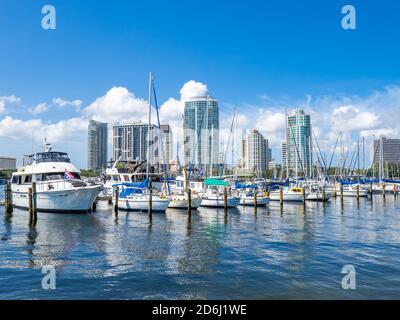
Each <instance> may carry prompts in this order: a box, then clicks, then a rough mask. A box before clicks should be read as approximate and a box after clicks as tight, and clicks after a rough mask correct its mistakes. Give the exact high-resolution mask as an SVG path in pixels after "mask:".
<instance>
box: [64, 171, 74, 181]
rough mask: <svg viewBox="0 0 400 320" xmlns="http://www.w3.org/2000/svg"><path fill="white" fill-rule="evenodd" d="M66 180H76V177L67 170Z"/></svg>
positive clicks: (65, 173)
mask: <svg viewBox="0 0 400 320" xmlns="http://www.w3.org/2000/svg"><path fill="white" fill-rule="evenodd" d="M64 179H65V180H74V179H75V176H74V175H73V174H72V172H70V171H68V169H67V168H65V172H64Z"/></svg>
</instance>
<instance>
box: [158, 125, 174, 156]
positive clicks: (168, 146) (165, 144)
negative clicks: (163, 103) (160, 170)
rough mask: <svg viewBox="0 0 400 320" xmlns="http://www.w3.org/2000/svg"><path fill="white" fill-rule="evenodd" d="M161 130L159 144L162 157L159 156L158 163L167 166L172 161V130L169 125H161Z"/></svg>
mask: <svg viewBox="0 0 400 320" xmlns="http://www.w3.org/2000/svg"><path fill="white" fill-rule="evenodd" d="M160 129H161V139H160V140H161V143H162V149H161V152H163V155H161V159H160V162H161V163H164V161H165V164H169V163H170V162H171V160H172V159H173V153H172V152H173V151H172V143H173V139H172V138H173V136H172V130H171V127H170V125H169V124H162V125H161V126H160Z"/></svg>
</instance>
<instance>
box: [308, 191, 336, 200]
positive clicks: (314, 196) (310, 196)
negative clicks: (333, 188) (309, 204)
mask: <svg viewBox="0 0 400 320" xmlns="http://www.w3.org/2000/svg"><path fill="white" fill-rule="evenodd" d="M331 196H332V195H331V193H330V192H325V196H324V198H323V199H322V192H316V193H314V192H312V193H310V194H308V196H307V200H309V201H329V200H330V199H331Z"/></svg>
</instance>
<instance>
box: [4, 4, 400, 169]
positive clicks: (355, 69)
mask: <svg viewBox="0 0 400 320" xmlns="http://www.w3.org/2000/svg"><path fill="white" fill-rule="evenodd" d="M46 4H51V5H54V6H55V8H56V10H57V29H56V30H51V31H45V30H43V29H42V28H41V19H42V14H41V8H42V6H43V5H46ZM345 4H352V5H354V6H355V8H356V10H357V29H356V30H351V31H349V30H347V31H345V30H343V29H342V28H341V18H342V14H341V8H342V6H343V5H345ZM399 18H400V2H398V1H388V0H381V1H375V0H372V1H353V0H352V1H332V0H330V1H288V0H283V1H234V2H232V1H208V0H206V1H89V0H84V1H75V0H72V1H71V0H69V1H56V0H47V1H23V0H13V1H11V0H10V1H8V0H1V1H0V41H1V43H2V49H1V50H0V75H1V76H0V97H6V96H8V97H9V96H12V95H13V96H15V97H18V98H19V99H20V101H19V102H18V103H12V102H11V103H10V102H7V103H6V107H5V111H4V112H3V114H0V121H1V119H4V118H5V117H9V118H11V119H12V120H14V121H13V122H10V121H9V122H4V123H3V126H4V125H6V124H7V123H13V124H14V126H16V128H15V130H23V129H22V128H24V125H25V122H26V121H30V120H32V119H40V120H41V121H42V122H43V123H51V124H57V123H58V122H60V121H66V120H67V119H71V118H79V117H81V116H82V110H84V109H85V108H86V107H87V106H89V105H91V104H92V103H93V102H94V101H95V100H96V98H98V97H102V96H104V95H105V94H106V93H107V92H108V91H109V90H110V89H111V88H112V87H123V88H127V89H128V90H129V92H131V93H134V95H135V96H136V97H139V98H144V99H145V98H146V92H147V82H146V77H147V73H148V72H149V71H152V72H153V73H154V74H155V81H156V85H157V91H158V98H159V100H160V101H162V102H164V101H166V100H167V99H168V98H170V97H172V98H175V99H177V100H179V99H180V93H179V92H180V89H181V88H182V86H183V85H184V84H185V83H186V82H187V81H189V80H195V81H199V82H202V83H204V84H206V85H207V88H208V91H209V92H210V93H211V94H212V95H214V96H215V97H216V98H217V99H218V100H219V101H220V103H221V109H224V108H225V109H226V110H227V113H226V116H227V117H228V116H229V111H230V110H231V109H230V108H231V107H232V106H233V105H235V106H239V107H240V109H241V113H243V114H244V115H246V113H248V112H250V111H254V110H255V109H257V110H258V111H257V112H261V113H262V112H263V111H262V110H267V109H268V108H270V110H271V113H270V114H266V115H265V116H266V117H268V115H269V116H271V119H274V114H275V113H277V112H279V107H282V106H283V105H285V107H289V108H291V107H298V106H303V104H305V107H309V108H310V110H311V111H318V109H317V107H319V106H320V107H321V108H324V109H323V110H321V111H326V112H329V110H331V111H332V110H333V109H334V108H335V107H336V108H339V107H340V106H341V105H340V103H344V102H346V103H345V104H346V105H348V104H349V103H350V105H352V106H353V107H354V108H353V109H354V110H353V111H354V112H355V113H357V112H358V113H363V112H367V113H368V112H369V113H371V112H372V111H371V110H373V109H374V106H373V105H371V104H368V103H366V101H367V102H370V100H371V99H373V97H374V95H375V94H376V92H378V94H381V95H384V97H383V98H380V99H379V101H380V102H381V101H382V100H383V101H386V100H385V99H389V100H390V101H391V102H390V103H391V104H393V105H392V106H393V108H394V107H395V106H396V103H397V100H395V101H393V99H396V97H397V91H396V92H395V95H394V96H395V97H394V98H393V96H389V97H387V95H385V94H387V92H388V91H387V90H386V88H388V87H390V88H395V89H396V88H397V86H400V76H399V74H400V73H399V71H400V58H399V57H400V48H399V42H400V41H399V31H400V19H399ZM389 95H390V92H389ZM308 96H311V97H313V100H312V101H314V102H315V103H312V105H308V102H307V99H308V98H307V97H308ZM321 97H327V100H324V101H325V102H324V103H322V102H321V100H323V99H321ZM53 98H62V99H65V100H66V101H67V100H68V101H72V100H76V99H78V100H81V101H82V105H81V107H80V111H77V110H76V109H75V108H59V107H54V106H53V105H52V104H51V101H52V99H53ZM326 101H329V104H327V103H326ZM40 103H47V104H48V107H47V110H46V112H43V113H40V114H32V113H30V112H27V110H28V109H29V108H33V107H34V106H37V105H38V104H40ZM363 107H365V110H364V109H363ZM382 107H383V108H384V106H382ZM260 110H261V111H260ZM341 110H342V111H343V110H344V109H341ZM357 110H358V111H357ZM346 112H347V111H346ZM375 115H376V116H378V117H380V118H381V121H380V123H381V124H382V125H381V126H384V124H385V123H386V121H385V115H384V114H380V113H377V114H375ZM221 116H225V115H224V114H223V113H222V115H221ZM15 120H18V121H21V122H15ZM248 122H250V123H251V122H252V121H248ZM265 122H268V118H266V119H265ZM18 123H21V128H18ZM329 124H330V125H332V121H330V122H329V121H328V122H327V125H329ZM32 128H34V126H33V127H32ZM60 128H63V127H62V126H60ZM382 128H383V127H382ZM382 128H381V127H379V128H378V127H374V126H372V125H369V126H367V127H366V128H364V127H361V128H360V130H363V129H365V130H372V129H374V130H378V129H382ZM260 129H261V130H262V129H263V128H260ZM278 129H279V128H278ZM278 129H277V130H278ZM386 129H387V128H386ZM389 129H391V131H390V132H391V133H397V131H396V130H397V129H396V128H392V127H390V128H389ZM9 130H10V129H8V128H7V130H5V129H4V130H2V129H1V126H0V146H1V152H0V153H1V154H4V155H14V156H17V157H20V156H21V155H22V154H23V153H27V152H30V151H31V149H32V147H31V145H32V141H28V140H31V139H27V137H26V135H25V136H24V135H19V134H16V135H15V137H14V138H12V139H11V138H9ZM32 130H34V129H32ZM60 130H61V129H60ZM320 131H321V139H324V137H323V131H324V130H323V128H321V129H320ZM318 133H319V131H318ZM265 134H266V135H268V134H271V135H273V134H274V133H273V132H271V131H268V130H267V129H266V133H265ZM329 134H330V132H325V138H326V142H327V144H328V145H329V141H330V140H329V139H330V138H328V136H329ZM352 135H354V133H352ZM80 137H81V138H78V139H77V136H76V135H73V134H70V135H68V134H66V135H65V141H67V142H62V143H58V145H60V144H61V145H64V147H65V146H66V145H67V144H68V146H69V147H67V148H68V149H69V151H70V152H73V153H74V154H73V159H74V160H75V161H76V162H77V163H78V165H79V166H80V167H85V165H86V146H85V144H84V140H85V136H84V134H83V133H82V135H81V136H80ZM267 138H268V136H267ZM49 139H51V137H49ZM272 140H273V141H275V145H274V149H276V152H277V153H278V149H277V145H278V143H277V140H279V137H276V138H275V140H274V138H272ZM37 145H38V142H36V141H34V148H37ZM26 149H28V150H26ZM277 158H279V156H278V155H277Z"/></svg>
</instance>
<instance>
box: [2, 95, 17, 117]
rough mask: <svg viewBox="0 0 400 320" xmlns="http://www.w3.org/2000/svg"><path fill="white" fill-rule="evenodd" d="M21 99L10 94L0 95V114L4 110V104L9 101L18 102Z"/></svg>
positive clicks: (9, 102)
mask: <svg viewBox="0 0 400 320" xmlns="http://www.w3.org/2000/svg"><path fill="white" fill-rule="evenodd" d="M20 102H21V99H20V98H18V97H16V96H15V95H11V96H0V114H3V113H5V112H6V106H7V104H11V103H15V104H16V103H20Z"/></svg>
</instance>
